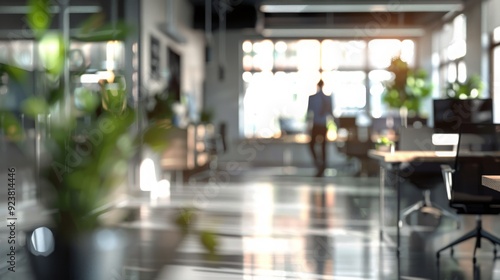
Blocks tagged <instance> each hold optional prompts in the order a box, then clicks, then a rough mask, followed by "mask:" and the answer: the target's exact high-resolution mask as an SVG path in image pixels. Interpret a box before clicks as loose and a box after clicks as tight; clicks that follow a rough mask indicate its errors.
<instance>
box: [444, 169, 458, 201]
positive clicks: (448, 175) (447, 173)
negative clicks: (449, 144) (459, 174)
mask: <svg viewBox="0 0 500 280" xmlns="http://www.w3.org/2000/svg"><path fill="white" fill-rule="evenodd" d="M454 172H455V169H453V168H451V166H449V165H446V164H443V165H441V174H443V180H444V185H445V186H446V196H447V197H448V200H451V187H452V183H453V182H452V175H453V173H454Z"/></svg>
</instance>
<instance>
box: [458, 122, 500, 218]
mask: <svg viewBox="0 0 500 280" xmlns="http://www.w3.org/2000/svg"><path fill="white" fill-rule="evenodd" d="M499 148H500V124H462V125H461V128H460V135H459V142H458V147H457V155H456V158H455V166H454V172H453V175H452V184H451V194H452V195H451V200H450V205H451V206H452V207H454V208H456V209H457V211H458V212H459V213H467V214H498V213H500V207H499V206H500V192H497V191H495V190H492V189H490V188H487V187H484V186H483V185H482V183H481V176H482V175H500V150H499Z"/></svg>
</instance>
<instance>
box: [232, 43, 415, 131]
mask: <svg viewBox="0 0 500 280" xmlns="http://www.w3.org/2000/svg"><path fill="white" fill-rule="evenodd" d="M241 47H242V51H243V56H242V68H243V69H242V70H243V71H242V74H241V79H242V81H243V99H242V107H241V108H240V109H241V116H242V118H243V132H244V134H245V136H246V137H266V138H268V137H277V136H279V135H281V132H282V125H283V123H285V122H286V123H287V126H289V127H290V126H291V127H293V128H294V129H296V130H298V131H300V130H301V129H302V131H304V132H305V116H306V110H307V102H308V98H309V95H311V94H314V93H315V91H316V84H317V82H318V81H319V79H320V78H321V79H323V80H324V82H325V85H324V92H325V93H326V94H327V95H331V97H332V102H333V105H334V108H333V111H334V112H333V113H334V114H335V115H336V116H339V115H341V114H342V115H345V114H351V115H354V114H357V113H359V112H360V111H365V110H366V111H367V112H369V113H370V114H371V115H373V116H377V117H380V116H381V115H383V114H385V113H386V111H387V109H386V107H385V106H384V105H383V104H382V100H381V94H382V92H383V84H382V83H383V81H385V80H387V79H389V78H390V73H389V72H387V71H385V68H386V67H387V66H389V64H390V61H391V59H392V58H393V57H394V56H397V55H401V57H402V58H403V59H405V61H407V62H408V63H409V64H410V65H414V63H415V44H414V42H413V41H411V40H402V41H401V40H398V39H376V40H369V41H368V40H331V39H327V40H321V41H320V40H277V41H271V40H262V41H245V42H243V43H242V45H241Z"/></svg>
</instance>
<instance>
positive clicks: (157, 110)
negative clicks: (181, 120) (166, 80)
mask: <svg viewBox="0 0 500 280" xmlns="http://www.w3.org/2000/svg"><path fill="white" fill-rule="evenodd" d="M153 102H154V105H153V108H152V109H151V110H149V111H148V112H147V116H148V120H149V121H150V122H156V121H162V120H165V119H172V117H173V116H174V111H173V110H172V105H173V104H174V103H175V99H174V95H173V94H170V93H169V92H168V91H163V92H160V93H157V94H155V95H154V96H153Z"/></svg>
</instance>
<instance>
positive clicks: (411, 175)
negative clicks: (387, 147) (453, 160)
mask: <svg viewBox="0 0 500 280" xmlns="http://www.w3.org/2000/svg"><path fill="white" fill-rule="evenodd" d="M433 133H434V130H433V129H432V128H430V127H421V128H413V127H402V128H400V130H399V141H398V150H401V151H429V150H435V149H436V147H435V146H434V145H433V144H432V134H433ZM441 164H442V163H438V162H417V163H411V164H408V165H406V166H402V169H401V170H402V171H401V174H402V176H403V177H404V178H405V179H406V180H408V181H409V182H410V183H411V184H413V185H414V186H415V187H417V188H418V189H420V190H421V191H422V196H423V198H422V199H421V200H419V201H417V202H416V203H414V204H412V205H410V206H408V207H407V208H405V209H403V210H402V212H401V220H402V221H404V222H405V223H406V218H407V217H408V216H409V215H410V214H412V213H414V212H416V211H419V212H422V213H424V214H432V215H434V216H436V217H441V216H446V217H449V218H451V219H453V220H455V221H456V222H457V227H458V226H459V221H458V216H457V215H455V214H453V213H452V212H450V211H449V210H447V209H446V208H445V207H443V206H441V205H439V204H437V203H435V202H433V201H432V200H431V190H432V189H434V188H436V187H439V186H442V185H443V183H444V182H443V177H442V174H441Z"/></svg>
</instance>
